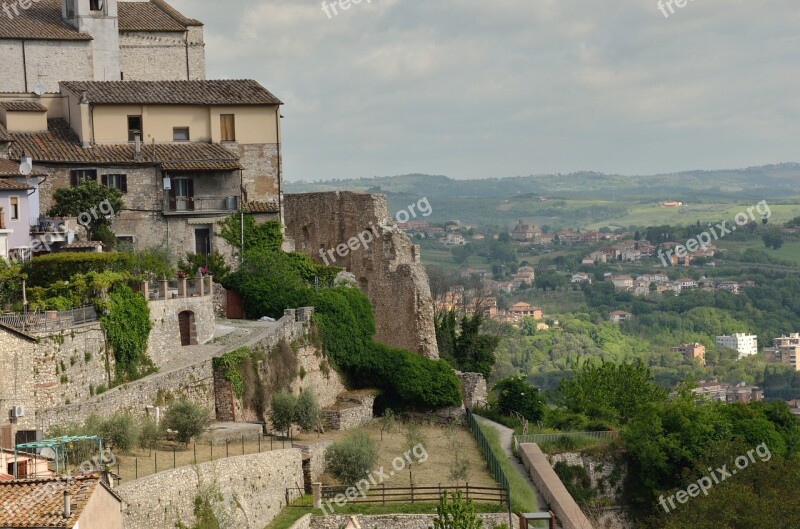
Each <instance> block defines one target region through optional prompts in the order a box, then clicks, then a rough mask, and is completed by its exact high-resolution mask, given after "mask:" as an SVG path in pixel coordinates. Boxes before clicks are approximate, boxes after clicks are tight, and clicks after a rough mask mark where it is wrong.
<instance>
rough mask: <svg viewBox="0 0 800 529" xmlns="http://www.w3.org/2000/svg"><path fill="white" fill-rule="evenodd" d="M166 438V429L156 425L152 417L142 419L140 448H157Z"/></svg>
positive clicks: (140, 423) (140, 422) (140, 424)
mask: <svg viewBox="0 0 800 529" xmlns="http://www.w3.org/2000/svg"><path fill="white" fill-rule="evenodd" d="M163 438H164V429H163V428H162V427H161V425H159V424H156V421H155V419H153V418H152V417H150V416H145V417H142V419H141V421H139V447H140V448H150V449H152V448H155V447H156V445H157V444H158V443H159V442H160V441H161V439H163Z"/></svg>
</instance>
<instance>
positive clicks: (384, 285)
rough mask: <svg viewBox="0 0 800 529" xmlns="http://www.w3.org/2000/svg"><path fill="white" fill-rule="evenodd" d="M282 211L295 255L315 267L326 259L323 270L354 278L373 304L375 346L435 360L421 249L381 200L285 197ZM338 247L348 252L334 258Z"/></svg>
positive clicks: (334, 195) (343, 196)
mask: <svg viewBox="0 0 800 529" xmlns="http://www.w3.org/2000/svg"><path fill="white" fill-rule="evenodd" d="M284 206H285V216H286V235H287V237H289V238H290V239H292V240H293V242H294V246H295V250H296V251H298V252H301V253H304V254H306V255H309V256H310V257H312V258H313V259H314V260H315V261H316V262H319V263H325V259H323V257H322V255H327V257H326V259H327V261H328V262H327V263H326V264H330V265H333V266H338V267H341V268H344V269H346V270H347V271H348V272H350V273H352V274H353V275H354V276H355V278H356V280H357V281H358V284H359V287H360V288H361V290H362V291H363V292H364V293H365V294H366V295H367V297H368V298H369V300H370V302H372V308H373V311H374V313H375V324H376V327H377V333H376V336H375V339H376V340H377V341H379V342H381V343H384V344H387V345H390V346H393V347H400V348H403V349H408V350H410V351H415V352H418V353H420V354H423V355H425V356H427V357H429V358H438V357H439V351H438V348H437V346H436V331H435V329H434V324H433V300H432V298H431V292H430V286H429V284H428V275H427V274H426V273H425V269H424V268H423V266H422V264H421V263H420V260H419V248H418V247H417V246H414V245H413V244H412V243H411V240H410V239H409V238H408V236H406V234H405V233H403V231H402V230H400V229H399V228H398V227H397V226H395V225H394V224H393V222H392V221H391V219H390V217H389V213H388V207H387V203H386V197H385V196H384V195H370V194H364V193H354V192H332V193H307V194H298V195H287V196H286V197H285V202H284ZM367 233H368V234H369V235H367ZM359 236H361V237H359ZM354 238H355V240H357V241H358V244H357V245H356V244H355V243H354V241H353V239H354ZM363 241H368V242H367V244H363ZM341 245H345V246H347V245H349V246H348V247H347V250H346V251H342V252H338V253H337V252H336V249H337V248H342V246H341ZM356 246H357V248H356V249H351V248H355V247H356ZM329 251H332V253H326V252H329ZM341 254H345V255H341ZM334 259H335V260H334Z"/></svg>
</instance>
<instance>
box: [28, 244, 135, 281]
mask: <svg viewBox="0 0 800 529" xmlns="http://www.w3.org/2000/svg"><path fill="white" fill-rule="evenodd" d="M134 264H135V256H134V255H133V254H129V253H116V252H112V253H81V252H64V253H54V254H48V255H43V256H41V257H34V258H33V259H32V260H31V261H30V262H29V263H27V264H26V265H25V268H24V269H23V272H25V273H27V274H28V277H29V278H30V285H31V286H34V287H36V286H41V287H47V286H50V285H51V284H52V283H55V282H56V281H68V280H69V279H70V278H71V277H72V276H74V275H76V274H88V273H89V272H104V271H109V270H110V271H114V272H125V271H130V270H131V269H132V268H133V267H134Z"/></svg>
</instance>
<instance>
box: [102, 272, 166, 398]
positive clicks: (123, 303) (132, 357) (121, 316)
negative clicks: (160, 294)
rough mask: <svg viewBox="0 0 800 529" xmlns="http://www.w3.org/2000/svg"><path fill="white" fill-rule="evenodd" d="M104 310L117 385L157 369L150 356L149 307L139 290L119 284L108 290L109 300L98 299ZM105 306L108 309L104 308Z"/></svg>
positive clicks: (105, 326)
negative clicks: (112, 351) (148, 343)
mask: <svg viewBox="0 0 800 529" xmlns="http://www.w3.org/2000/svg"><path fill="white" fill-rule="evenodd" d="M97 305H98V311H101V312H103V314H102V315H101V316H100V323H102V325H103V328H104V329H105V331H106V336H107V338H108V344H109V345H110V346H111V348H112V349H113V350H114V359H115V360H116V380H115V383H116V384H121V383H123V382H129V381H131V380H136V379H139V378H141V377H143V376H145V375H147V374H149V373H152V372H153V371H154V370H155V367H154V366H153V362H152V360H150V358H148V356H147V338H148V337H149V336H150V328H151V325H150V308H149V307H148V306H147V301H146V300H145V299H144V296H142V295H141V294H139V293H134V292H133V291H132V290H131V289H130V288H128V286H127V285H124V284H122V283H117V284H115V285H114V286H112V287H111V289H110V290H109V291H108V298H107V299H106V300H102V301H101V300H97ZM104 309H105V310H104Z"/></svg>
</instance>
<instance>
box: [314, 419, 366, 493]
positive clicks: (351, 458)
mask: <svg viewBox="0 0 800 529" xmlns="http://www.w3.org/2000/svg"><path fill="white" fill-rule="evenodd" d="M377 460H378V447H377V445H376V444H375V441H373V440H372V438H371V437H370V436H369V435H368V434H367V433H366V432H359V431H355V432H353V433H350V434H348V435H347V437H345V438H344V439H342V440H341V441H337V442H335V443H333V444H332V445H330V446H329V447H328V448H327V449H326V450H325V461H326V463H327V468H328V470H329V471H330V473H331V474H333V476H334V477H335V478H336V479H337V480H339V483H341V484H343V485H348V486H349V485H355V484H356V483H357V482H358V481H359V480H361V479H366V477H367V474H369V472H370V471H371V470H372V469H373V468H374V467H375V462H376V461H377Z"/></svg>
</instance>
